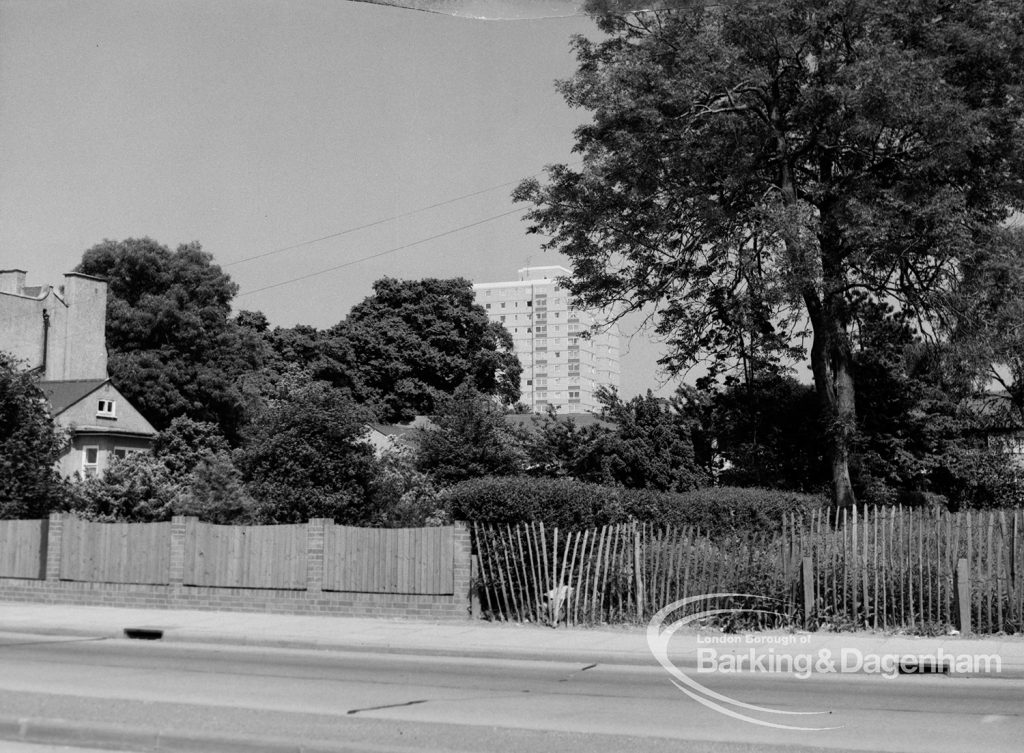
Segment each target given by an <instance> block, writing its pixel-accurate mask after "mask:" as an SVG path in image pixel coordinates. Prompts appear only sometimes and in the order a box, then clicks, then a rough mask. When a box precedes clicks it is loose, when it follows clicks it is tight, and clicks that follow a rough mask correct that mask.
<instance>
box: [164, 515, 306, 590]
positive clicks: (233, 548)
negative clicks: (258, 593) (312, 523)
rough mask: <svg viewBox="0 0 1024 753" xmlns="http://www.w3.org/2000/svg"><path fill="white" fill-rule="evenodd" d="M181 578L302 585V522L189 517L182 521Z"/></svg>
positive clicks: (199, 582) (202, 582)
mask: <svg viewBox="0 0 1024 753" xmlns="http://www.w3.org/2000/svg"><path fill="white" fill-rule="evenodd" d="M184 583H185V585H189V586H211V587H217V588H277V589H283V590H292V591H302V590H305V588H306V526H305V524H296V525H273V526H222V525H214V524H212V523H200V522H199V521H197V520H194V519H190V520H188V521H186V524H185V574H184Z"/></svg>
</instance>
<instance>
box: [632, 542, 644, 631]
mask: <svg viewBox="0 0 1024 753" xmlns="http://www.w3.org/2000/svg"><path fill="white" fill-rule="evenodd" d="M640 545H641V543H640V531H639V530H638V529H637V527H636V523H635V522H634V523H633V575H634V577H635V578H636V620H637V622H643V619H644V604H645V603H646V599H645V597H644V574H643V570H642V568H641V565H642V562H643V558H642V555H641V553H640Z"/></svg>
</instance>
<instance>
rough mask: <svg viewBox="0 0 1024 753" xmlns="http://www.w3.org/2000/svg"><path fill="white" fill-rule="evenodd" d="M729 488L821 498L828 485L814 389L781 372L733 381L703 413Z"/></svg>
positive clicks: (722, 480)
mask: <svg viewBox="0 0 1024 753" xmlns="http://www.w3.org/2000/svg"><path fill="white" fill-rule="evenodd" d="M703 413H704V414H705V415H704V421H705V422H706V425H707V429H706V431H707V432H708V433H710V434H712V435H713V436H714V437H715V440H716V453H717V456H718V457H719V459H720V462H721V463H722V465H723V467H722V468H721V470H719V472H718V481H719V483H721V484H723V485H725V486H744V487H745V486H751V487H767V488H770V489H791V490H796V491H802V492H818V491H820V490H821V489H823V488H825V487H826V486H827V484H828V470H827V466H826V464H825V458H824V456H823V453H822V429H821V424H820V418H819V416H820V409H819V404H818V400H817V397H816V396H815V394H814V389H813V388H812V387H810V386H809V385H805V384H800V383H799V382H798V381H796V380H795V379H793V378H792V377H789V376H785V375H783V374H780V373H778V372H777V371H774V370H771V371H766V372H764V373H762V374H758V375H755V376H754V377H752V378H751V379H750V380H749V381H746V382H740V381H739V380H736V379H729V380H727V383H726V386H725V388H724V389H723V390H721V391H719V392H716V393H715V394H714V395H712V396H711V397H710V398H709V400H708V401H707V404H706V406H705V407H704V408H703Z"/></svg>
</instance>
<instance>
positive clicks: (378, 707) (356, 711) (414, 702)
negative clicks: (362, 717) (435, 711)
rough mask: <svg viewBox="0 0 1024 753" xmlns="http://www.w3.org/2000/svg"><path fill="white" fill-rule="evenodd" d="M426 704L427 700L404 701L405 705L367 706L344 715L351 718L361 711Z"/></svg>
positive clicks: (351, 710)
mask: <svg viewBox="0 0 1024 753" xmlns="http://www.w3.org/2000/svg"><path fill="white" fill-rule="evenodd" d="M426 702H427V699H426V698H423V699H421V700H419V701H406V702H405V703H388V704H385V705H384V706H368V707H367V708H365V709H350V710H349V711H347V712H346V713H347V714H348V715H349V716H352V715H353V714H358V713H360V712H361V711H380V710H382V709H397V708H401V707H402V706H415V705H417V704H419V703H426Z"/></svg>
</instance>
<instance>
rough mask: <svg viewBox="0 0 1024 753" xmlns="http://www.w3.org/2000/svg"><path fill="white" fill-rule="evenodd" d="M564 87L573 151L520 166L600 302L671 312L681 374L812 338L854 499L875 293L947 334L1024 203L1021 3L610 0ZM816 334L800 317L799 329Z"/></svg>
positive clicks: (670, 360) (556, 242) (837, 461)
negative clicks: (860, 387) (574, 155)
mask: <svg viewBox="0 0 1024 753" xmlns="http://www.w3.org/2000/svg"><path fill="white" fill-rule="evenodd" d="M616 6H617V3H615V2H600V1H597V2H592V3H591V4H590V7H591V9H592V11H593V12H594V14H595V16H596V18H597V21H598V24H599V26H600V27H601V29H602V30H603V31H604V32H606V34H607V35H608V36H607V38H606V39H604V40H602V41H600V42H596V43H595V42H591V41H588V40H586V39H583V38H578V39H576V41H575V48H576V53H577V57H578V59H579V67H578V70H577V72H576V74H575V76H574V77H573V78H572V79H570V80H568V81H564V82H562V83H561V84H560V89H561V91H562V94H563V95H564V97H565V98H566V101H567V102H568V103H569V104H570V105H573V106H576V107H581V108H585V109H587V110H590V111H591V112H592V113H593V120H592V122H590V123H587V124H585V125H583V126H581V127H580V128H578V129H577V131H576V150H577V151H578V152H579V153H581V155H582V157H583V164H582V167H581V168H579V169H573V168H570V167H567V166H565V165H557V166H554V167H551V168H549V170H548V180H547V182H546V183H545V184H541V183H540V182H538V181H537V180H532V179H531V180H527V181H524V182H523V183H522V184H521V185H520V186H519V188H518V189H517V191H516V198H518V199H521V200H526V201H529V202H531V203H532V204H533V205H534V206H533V208H532V209H531V210H530V212H529V217H530V218H531V220H532V223H533V224H532V226H531V230H532V231H534V232H538V233H544V234H546V235H548V236H550V240H549V241H548V242H547V243H546V247H548V248H552V249H557V250H559V251H561V252H562V253H563V254H565V255H566V257H567V258H568V259H569V260H570V262H571V264H572V268H573V275H572V277H571V278H570V279H568V280H567V283H568V287H569V289H570V291H571V292H572V294H573V295H574V297H575V298H576V299H577V300H578V301H580V302H581V303H583V304H585V305H588V306H604V305H617V306H618V307H619V309H618V310H619V311H620V312H621V311H627V310H631V309H640V308H642V307H644V306H648V305H650V304H651V303H654V304H656V305H657V307H658V317H659V319H658V330H659V331H660V332H661V333H662V334H663V335H665V336H666V337H667V338H668V342H669V345H670V347H671V352H670V353H669V355H668V356H667V357H666V359H665V361H664V362H665V363H666V365H667V366H669V367H670V368H672V369H676V370H679V369H682V368H685V367H686V366H688V365H689V364H691V363H693V362H694V361H695V360H697V359H700V358H705V359H708V360H709V361H710V362H711V366H712V370H714V369H715V368H716V367H717V366H720V365H721V364H723V363H725V362H728V361H729V359H734V358H737V357H742V356H746V355H748V354H752V353H773V352H778V351H784V350H786V349H788V348H790V347H791V346H793V345H794V344H795V345H802V340H801V336H802V335H803V334H805V333H806V334H808V335H809V336H810V344H809V345H810V347H809V350H810V362H811V367H812V371H813V374H814V383H815V389H816V393H817V395H818V399H819V401H820V406H821V414H822V418H823V428H824V436H825V449H826V450H827V456H828V462H829V465H830V470H831V478H832V485H833V491H834V497H835V499H836V501H837V502H838V503H840V504H850V503H852V502H853V501H854V499H855V495H854V492H853V487H852V483H851V480H850V474H849V454H850V448H851V444H852V441H853V439H854V436H855V433H856V408H855V405H856V392H855V380H854V375H853V368H852V367H853V347H854V346H853V342H852V340H851V332H852V329H853V328H854V326H855V324H856V322H857V320H858V317H859V316H860V313H861V307H862V306H863V305H864V304H866V303H874V302H878V301H885V302H888V303H892V304H893V305H895V306H897V307H899V308H900V310H902V311H905V312H907V314H908V315H909V316H910V317H911V318H912V319H913V320H914V321H915V322H918V323H919V324H918V326H919V329H920V330H921V331H923V332H935V331H938V330H939V329H941V328H943V327H944V326H948V322H949V319H950V317H952V316H954V315H955V311H953V310H952V308H951V307H950V305H949V304H950V295H951V291H953V290H954V289H955V288H956V286H957V284H958V283H959V281H960V280H961V279H962V278H963V275H964V264H963V263H964V262H965V260H970V259H971V258H972V257H973V256H974V255H975V253H976V251H977V249H979V248H982V247H984V246H986V244H988V242H989V239H990V238H991V237H992V236H993V234H994V233H996V232H998V227H999V223H1001V222H1002V221H1004V220H1005V219H1006V218H1007V217H1008V216H1009V214H1010V212H1011V211H1012V210H1013V209H1020V208H1021V207H1022V206H1024V180H1022V175H1024V169H1022V168H1024V117H1022V115H1024V6H1022V5H1021V3H1019V2H1017V0H985V1H984V2H972V3H958V2H950V1H948V0H922V1H921V2H916V3H907V2H904V1H903V0H739V1H738V2H735V3H729V4H725V5H717V6H715V7H709V8H690V9H682V10H671V11H659V12H651V13H639V14H637V15H617V14H616V13H615V12H614V11H615V10H616ZM805 331H806V332H805Z"/></svg>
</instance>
